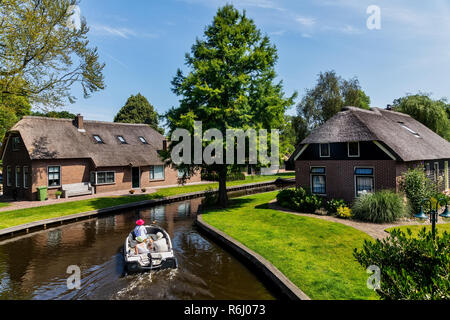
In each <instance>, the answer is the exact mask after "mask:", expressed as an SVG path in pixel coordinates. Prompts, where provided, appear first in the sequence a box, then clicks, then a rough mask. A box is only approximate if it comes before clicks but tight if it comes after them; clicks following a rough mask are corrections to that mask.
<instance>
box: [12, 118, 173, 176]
mask: <svg viewBox="0 0 450 320" xmlns="http://www.w3.org/2000/svg"><path fill="white" fill-rule="evenodd" d="M75 123H76V122H74V121H73V120H71V119H54V118H44V117H31V116H30V117H24V118H23V119H22V120H20V121H19V122H18V123H17V124H16V125H15V126H14V127H13V128H12V129H11V130H10V132H9V133H11V132H19V133H20V135H21V137H22V139H23V142H24V144H25V146H26V148H27V150H28V153H29V155H30V158H31V159H80V158H88V159H92V161H93V163H94V165H95V166H96V167H111V166H127V165H132V166H145V165H155V164H162V163H163V162H162V160H161V159H160V157H159V155H158V150H162V148H163V140H164V137H163V136H162V135H161V134H160V133H159V132H157V131H155V130H154V129H152V128H151V127H149V126H148V125H146V124H125V123H112V122H101V121H86V120H84V121H83V123H84V125H83V126H84V129H85V132H82V131H80V130H78V128H77V126H76V125H75ZM93 135H99V136H100V137H101V138H102V140H103V141H104V144H98V143H96V141H95V139H94V137H93ZM119 135H120V136H123V137H124V139H125V140H126V142H127V144H122V143H120V142H119V140H118V139H117V136H119ZM140 136H142V137H144V138H145V140H147V142H148V144H143V143H142V142H141V141H140V140H139V137H140Z"/></svg>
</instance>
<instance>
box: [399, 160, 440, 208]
mask: <svg viewBox="0 0 450 320" xmlns="http://www.w3.org/2000/svg"><path fill="white" fill-rule="evenodd" d="M400 190H401V191H403V192H404V193H405V195H406V197H407V198H408V201H409V204H410V206H411V210H412V213H417V212H419V210H420V207H421V206H422V201H423V200H424V199H428V198H430V197H431V196H432V195H433V193H434V188H433V184H432V182H431V180H430V179H428V178H427V176H426V174H425V171H424V169H423V167H416V168H409V169H408V170H407V171H406V172H404V173H403V174H402V177H401V180H400Z"/></svg>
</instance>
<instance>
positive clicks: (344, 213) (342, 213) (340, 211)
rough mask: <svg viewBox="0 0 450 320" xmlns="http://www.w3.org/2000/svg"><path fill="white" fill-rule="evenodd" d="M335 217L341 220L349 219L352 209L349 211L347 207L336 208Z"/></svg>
mask: <svg viewBox="0 0 450 320" xmlns="http://www.w3.org/2000/svg"><path fill="white" fill-rule="evenodd" d="M336 217H338V218H342V219H349V218H351V217H352V209H350V208H349V207H344V206H341V207H339V208H337V211H336Z"/></svg>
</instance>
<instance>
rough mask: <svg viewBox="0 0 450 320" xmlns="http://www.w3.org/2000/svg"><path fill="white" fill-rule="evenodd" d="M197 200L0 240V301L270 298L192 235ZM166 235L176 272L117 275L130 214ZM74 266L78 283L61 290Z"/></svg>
mask: <svg viewBox="0 0 450 320" xmlns="http://www.w3.org/2000/svg"><path fill="white" fill-rule="evenodd" d="M200 203H201V200H200V199H194V200H190V201H183V202H177V203H171V204H168V205H164V206H158V207H150V208H145V209H134V210H129V211H124V212H121V213H120V214H117V215H114V216H105V217H100V218H95V219H90V220H85V221H81V222H78V223H73V224H69V225H65V226H61V227H58V228H54V229H49V230H45V231H41V232H37V233H34V234H30V235H26V236H22V237H20V238H16V239H11V240H7V241H3V242H0V299H127V300H130V299H131V300H135V299H136V300H143V299H164V300H170V299H183V300H184V299H193V300H196V299H232V300H233V299H274V296H273V295H272V294H271V292H269V290H268V289H267V288H266V287H265V285H264V284H262V283H261V281H260V280H259V279H258V278H257V277H256V276H255V275H254V274H253V273H251V272H250V271H249V270H248V269H247V268H246V267H245V266H244V265H243V264H241V263H240V262H239V261H238V260H236V258H235V257H234V256H232V255H231V254H230V253H228V252H227V251H225V250H223V249H222V248H221V247H219V246H218V245H217V244H215V243H214V242H212V241H211V240H209V239H208V238H206V237H204V236H203V235H202V234H200V233H199V232H197V230H196V228H195V226H193V222H194V219H195V215H196V212H197V210H198V207H199V205H200ZM140 218H141V219H144V220H145V221H146V222H151V221H153V220H156V221H157V223H158V224H159V225H160V226H162V227H163V228H165V229H166V230H167V232H168V233H169V235H170V236H171V238H172V243H173V247H174V253H175V256H176V258H177V260H178V269H177V270H162V271H157V272H151V273H143V274H137V275H127V276H124V274H123V271H124V263H123V256H122V253H121V249H122V247H123V243H124V240H125V237H126V236H127V235H128V233H129V232H130V231H131V230H132V229H133V228H134V226H135V221H136V220H137V219H140ZM71 265H76V266H78V267H79V268H80V270H81V288H80V289H79V290H77V289H72V290H69V289H68V288H67V279H68V277H70V275H71V274H68V273H67V268H68V267H69V266H71Z"/></svg>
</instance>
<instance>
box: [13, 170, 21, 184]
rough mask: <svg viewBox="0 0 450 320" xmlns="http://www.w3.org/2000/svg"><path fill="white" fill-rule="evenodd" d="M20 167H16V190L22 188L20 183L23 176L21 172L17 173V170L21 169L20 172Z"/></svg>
mask: <svg viewBox="0 0 450 320" xmlns="http://www.w3.org/2000/svg"><path fill="white" fill-rule="evenodd" d="M20 168H21V167H20V166H16V167H15V169H16V170H15V171H14V177H15V186H16V188H20V185H19V181H20V175H21V172H19V173H17V169H19V170H20Z"/></svg>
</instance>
